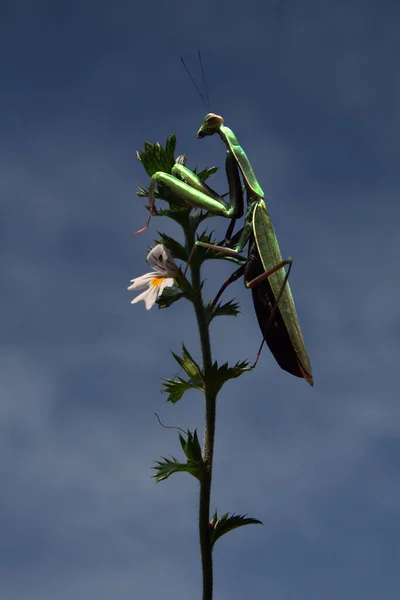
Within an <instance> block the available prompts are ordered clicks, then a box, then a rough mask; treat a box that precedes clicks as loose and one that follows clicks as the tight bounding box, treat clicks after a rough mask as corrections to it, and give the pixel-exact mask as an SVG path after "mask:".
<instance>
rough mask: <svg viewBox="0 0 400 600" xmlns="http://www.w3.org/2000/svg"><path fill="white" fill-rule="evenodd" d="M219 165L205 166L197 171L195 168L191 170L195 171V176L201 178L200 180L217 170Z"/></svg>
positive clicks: (204, 179)
mask: <svg viewBox="0 0 400 600" xmlns="http://www.w3.org/2000/svg"><path fill="white" fill-rule="evenodd" d="M218 169H219V167H206V168H205V169H203V170H202V171H199V172H198V173H197V169H193V172H194V173H196V175H197V177H198V178H199V179H201V181H206V179H208V178H209V177H211V175H214V173H216V172H217V171H218Z"/></svg>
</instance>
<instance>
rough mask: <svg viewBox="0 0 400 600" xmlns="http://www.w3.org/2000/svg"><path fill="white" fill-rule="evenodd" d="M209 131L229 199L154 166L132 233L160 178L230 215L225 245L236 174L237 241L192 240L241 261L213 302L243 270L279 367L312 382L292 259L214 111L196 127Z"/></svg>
mask: <svg viewBox="0 0 400 600" xmlns="http://www.w3.org/2000/svg"><path fill="white" fill-rule="evenodd" d="M214 134H217V135H219V136H220V138H221V140H222V142H223V143H224V144H225V147H226V163H225V167H226V174H227V178H228V184H229V199H228V200H226V199H225V198H224V197H222V196H220V195H219V194H217V193H216V192H215V191H214V190H212V189H211V188H210V187H209V186H208V185H206V184H205V183H203V182H202V181H201V180H200V179H199V178H198V177H197V175H196V174H195V173H193V172H192V171H190V170H189V169H187V168H186V167H184V166H183V165H181V164H175V165H174V166H173V168H172V172H171V174H168V173H163V172H161V171H159V172H157V173H154V175H153V176H152V178H151V182H150V187H149V205H150V211H149V218H148V221H147V224H146V226H145V227H144V228H143V229H141V230H139V231H138V232H136V233H140V232H141V231H143V230H145V229H146V228H147V227H148V225H149V222H150V219H151V215H152V212H153V211H154V192H155V185H156V183H161V184H163V185H164V186H166V187H167V188H168V189H170V190H171V191H172V192H173V193H175V194H176V195H177V196H178V197H179V198H181V199H182V200H183V201H185V202H186V203H187V204H188V205H190V206H193V207H196V208H200V209H204V210H207V211H210V212H212V213H213V214H215V215H219V216H222V217H225V218H228V219H231V224H230V226H229V227H228V231H227V234H226V243H227V244H229V243H230V238H231V234H232V231H233V227H234V224H235V221H236V219H238V218H241V217H242V216H243V213H244V207H243V191H242V185H241V181H240V175H241V176H242V179H243V184H244V188H245V190H246V192H247V202H248V206H247V212H246V214H245V220H244V226H243V229H242V230H241V231H240V232H239V233H238V234H237V235H236V236H235V240H236V239H237V241H236V243H235V244H234V246H233V247H225V246H215V245H212V244H205V243H204V242H196V244H198V245H202V246H206V247H209V248H211V249H213V250H215V251H217V252H222V253H224V254H226V255H229V256H231V257H232V258H233V259H234V260H235V261H236V262H238V263H240V264H241V266H240V267H239V269H237V271H235V272H234V273H233V274H232V275H231V277H230V278H229V279H228V280H227V281H226V282H225V283H224V284H223V286H222V287H221V289H220V291H219V292H218V294H217V296H216V298H215V300H214V302H213V306H214V305H215V303H216V302H217V300H218V298H219V297H220V295H221V294H222V292H223V291H224V289H225V288H226V287H227V285H229V283H231V282H232V281H235V280H236V279H238V278H239V277H240V276H241V275H244V283H245V286H246V287H247V288H250V289H251V290H252V295H253V302H254V307H255V311H256V315H257V319H258V323H259V326H260V329H261V331H262V334H263V338H264V340H265V341H266V342H267V344H268V346H269V348H270V350H271V352H272V354H273V355H274V357H275V359H276V361H277V362H278V364H279V366H280V367H281V368H282V369H284V370H285V371H288V372H289V373H291V374H292V375H295V376H296V377H300V378H304V379H305V380H306V381H307V383H309V384H310V385H311V386H312V385H313V377H312V370H311V365H310V361H309V358H308V354H307V351H306V348H305V344H304V340H303V335H302V332H301V329H300V324H299V319H298V316H297V312H296V307H295V304H294V300H293V295H292V292H291V289H290V286H289V283H288V275H289V271H290V267H291V264H292V260H291V259H286V260H283V259H282V255H281V251H280V248H279V244H278V239H277V237H276V234H275V230H274V227H273V225H272V221H271V218H270V215H269V213H268V210H267V207H266V205H265V202H264V192H263V190H262V188H261V186H260V184H259V183H258V181H257V178H256V176H255V174H254V171H253V168H252V166H251V164H250V161H249V159H248V158H247V155H246V153H245V151H244V149H243V148H242V147H241V146H240V144H239V142H238V140H237V138H236V136H235V134H234V133H233V131H232V130H231V129H230V128H229V127H227V126H226V125H225V124H224V119H223V118H222V117H221V116H219V115H217V114H215V113H208V114H207V115H206V116H205V118H204V121H203V123H202V125H201V127H200V129H199V130H198V132H197V137H198V138H203V137H206V136H212V135H214ZM247 243H248V244H249V250H248V257H247V258H245V257H242V256H241V255H240V253H241V251H242V250H243V249H244V247H245V246H246V244H247ZM286 265H289V270H288V272H286V271H285V268H284V267H285V266H286Z"/></svg>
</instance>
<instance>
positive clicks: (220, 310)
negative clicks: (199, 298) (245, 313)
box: [204, 300, 240, 324]
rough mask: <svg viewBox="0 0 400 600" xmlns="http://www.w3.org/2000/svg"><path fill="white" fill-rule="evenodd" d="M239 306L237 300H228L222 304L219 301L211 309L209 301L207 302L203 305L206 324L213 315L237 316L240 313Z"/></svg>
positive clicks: (213, 317)
mask: <svg viewBox="0 0 400 600" xmlns="http://www.w3.org/2000/svg"><path fill="white" fill-rule="evenodd" d="M239 306H240V304H239V303H238V302H234V301H233V300H229V301H228V302H225V303H224V304H222V303H221V302H219V303H218V304H217V305H216V306H215V307H214V308H213V309H211V303H210V302H207V303H206V304H205V306H204V310H205V313H206V318H207V321H208V324H210V323H211V321H212V320H213V319H215V317H237V315H238V314H239V313H240V310H239Z"/></svg>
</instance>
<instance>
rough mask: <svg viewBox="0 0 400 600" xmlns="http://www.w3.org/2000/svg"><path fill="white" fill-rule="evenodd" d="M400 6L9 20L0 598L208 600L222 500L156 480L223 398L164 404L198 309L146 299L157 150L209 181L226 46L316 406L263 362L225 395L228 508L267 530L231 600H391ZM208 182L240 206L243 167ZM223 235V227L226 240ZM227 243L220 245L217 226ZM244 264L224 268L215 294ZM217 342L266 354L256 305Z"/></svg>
mask: <svg viewBox="0 0 400 600" xmlns="http://www.w3.org/2000/svg"><path fill="white" fill-rule="evenodd" d="M399 16H400V7H399V4H398V3H397V2H390V1H387V2H385V3H382V2H377V1H356V0H353V1H351V0H350V1H345V0H338V1H335V2H330V1H328V0H318V1H317V0H313V1H312V0H310V1H303V0H297V1H295V0H287V1H271V2H261V1H259V2H256V1H254V0H249V2H246V3H244V4H243V3H241V2H237V1H236V0H233V1H230V2H222V1H221V0H214V1H213V2H210V1H209V0H206V1H205V2H202V3H196V4H195V3H186V4H182V3H181V2H180V3H178V2H168V3H167V2H165V3H164V2H160V1H159V0H155V2H153V3H146V2H144V3H141V4H139V3H138V2H136V3H134V2H125V1H118V0H116V1H114V2H112V3H111V2H102V3H96V2H90V1H86V2H85V1H83V2H79V3H78V2H68V3H63V2H61V3H53V2H44V1H42V2H41V1H38V2H35V3H33V2H28V1H26V2H24V1H19V2H18V1H14V2H6V3H3V4H2V7H1V9H0V57H1V70H0V77H1V82H0V84H1V85H0V114H1V135H0V159H1V160H0V194H1V215H2V218H1V222H0V227H1V232H0V247H1V257H2V260H1V280H2V294H1V308H2V310H1V313H0V314H1V317H0V318H1V345H2V348H1V350H2V351H1V361H0V386H1V387H0V427H1V432H0V449H1V454H0V456H1V457H2V458H1V463H0V466H1V492H0V515H1V517H0V519H1V532H2V534H1V537H0V597H1V598H5V599H7V600H23V599H25V598H26V599H28V598H29V600H53V599H54V598H57V600H70V599H71V598H74V599H76V600H81V599H82V600H109V599H111V598H112V599H113V600H128V599H129V600H131V599H132V598H159V597H160V596H161V595H162V597H163V598H164V599H165V600H169V599H171V600H172V599H174V600H183V599H184V598H185V599H186V598H199V597H200V581H201V579H200V561H199V551H198V547H197V485H196V482H195V481H194V480H193V479H191V478H189V477H188V476H185V475H182V476H178V475H177V476H175V477H174V478H172V479H171V480H169V481H167V482H165V483H162V484H159V485H156V484H155V483H154V480H152V479H151V478H150V475H151V470H150V467H151V465H152V464H153V461H154V460H157V459H158V458H159V456H160V455H167V456H168V455H170V454H173V455H178V456H179V448H178V441H177V439H176V435H175V432H173V431H171V430H165V429H161V428H160V426H159V425H158V423H157V422H156V419H155V417H154V415H153V412H154V411H157V412H158V413H160V415H161V418H162V419H163V421H165V422H167V423H171V424H172V423H173V424H177V425H180V426H181V427H184V428H186V427H190V428H191V429H194V428H196V427H197V428H199V430H200V431H202V426H203V423H202V419H203V407H202V398H201V396H200V395H199V394H198V393H194V392H193V394H187V396H185V397H184V399H183V401H182V402H181V403H179V404H178V405H177V406H174V407H173V406H170V405H166V404H165V396H163V395H161V394H160V380H161V379H162V378H164V377H170V376H171V375H172V374H173V373H175V372H176V365H175V363H174V362H173V359H172V357H171V354H170V352H169V350H170V349H172V350H174V351H179V348H180V346H181V343H182V342H184V343H185V345H186V346H187V347H188V348H189V350H190V351H191V352H192V354H193V355H194V356H195V357H198V355H199V348H198V341H197V338H196V335H195V322H194V316H193V314H192V312H191V306H190V305H189V304H188V303H185V302H180V303H177V304H176V305H174V306H173V307H172V308H171V309H170V310H169V312H167V311H158V310H157V309H156V308H153V309H152V310H151V311H149V312H147V311H146V310H145V308H144V305H143V304H138V305H135V306H131V304H130V300H131V299H132V297H133V295H132V294H131V293H129V292H127V291H126V287H127V286H128V285H129V280H130V279H132V278H133V277H136V276H138V275H141V274H142V273H144V272H146V270H147V265H146V263H145V262H144V260H145V256H146V251H147V247H148V246H149V245H150V244H152V240H153V238H154V237H157V234H156V232H157V230H164V231H166V232H167V233H169V234H174V233H176V231H175V230H174V229H172V227H171V224H170V223H169V222H166V221H165V222H164V221H162V220H161V219H159V220H156V219H154V220H153V222H152V227H151V229H149V230H148V231H147V232H146V233H144V234H142V235H141V236H138V237H133V235H132V232H133V231H135V230H136V229H138V228H139V227H141V226H142V225H144V223H145V219H146V215H147V213H146V211H145V210H144V209H143V201H142V200H140V199H138V198H137V196H136V195H135V192H136V189H137V186H138V185H147V184H148V178H147V176H146V174H145V172H144V171H143V169H142V168H141V166H140V164H139V163H138V162H137V160H136V158H135V151H136V150H138V149H141V148H142V147H143V143H144V141H145V140H149V141H157V140H158V141H161V142H164V141H165V139H166V138H167V136H169V135H170V134H171V133H173V132H175V133H176V134H177V138H178V148H177V151H178V153H183V152H186V153H188V155H189V160H188V165H189V166H191V167H194V166H196V165H200V166H202V167H203V166H206V165H212V164H219V165H221V166H222V165H223V161H224V148H223V145H222V144H221V142H220V141H219V140H218V139H217V138H206V139H205V140H202V141H199V140H197V139H196V132H197V129H198V127H199V125H200V124H201V122H202V119H203V117H204V108H203V107H202V105H201V101H200V99H199V98H198V97H197V96H196V92H195V91H194V89H193V87H192V84H191V83H190V81H189V80H188V78H187V76H186V74H185V72H184V71H183V69H182V66H181V64H180V60H179V57H180V56H182V55H183V56H184V57H185V58H186V59H187V62H188V63H189V64H190V66H191V68H192V70H193V72H194V73H195V74H196V75H197V64H196V57H197V51H198V49H201V50H202V54H203V60H204V66H205V69H206V76H207V81H208V87H209V93H210V98H211V108H212V110H213V111H215V112H217V113H219V114H222V115H223V116H224V117H225V121H226V124H227V125H228V126H230V127H231V128H232V129H233V130H234V131H235V133H236V134H237V136H238V138H239V140H240V142H241V144H242V145H243V147H244V148H245V149H246V152H247V154H248V156H249V158H250V160H251V162H252V165H253V167H254V170H255V173H256V175H257V177H258V179H259V181H260V183H261V186H262V187H263V189H264V190H265V192H266V200H267V203H268V207H269V210H270V213H271V216H272V218H273V221H274V225H275V229H276V231H277V234H278V236H279V241H280V245H281V249H282V253H283V255H284V256H292V257H293V259H294V266H293V269H292V273H291V285H292V290H293V292H294V296H295V299H296V305H297V309H298V313H299V316H300V320H301V324H302V328H303V332H304V336H305V340H306V345H307V348H308V351H309V355H310V359H311V363H312V366H313V373H314V377H315V387H314V388H313V389H311V388H309V387H308V386H307V384H306V383H305V382H304V381H301V380H299V379H297V378H294V377H291V376H289V375H288V374H287V373H285V372H283V371H281V370H280V369H279V367H278V366H277V365H276V363H275V361H274V360H273V358H272V356H271V355H270V353H269V352H267V351H265V352H264V353H263V355H262V357H261V360H260V363H259V365H258V368H257V369H256V371H255V372H253V373H251V374H249V375H246V376H243V377H242V378H240V379H238V380H234V381H232V382H230V383H229V384H227V385H226V387H224V389H223V392H222V394H221V396H220V399H219V406H218V418H217V441H216V456H215V478H214V487H213V495H212V506H213V507H214V506H215V507H217V508H218V510H219V512H226V511H233V512H238V513H248V514H249V515H251V516H254V517H257V518H259V519H261V520H263V521H264V527H252V528H250V527H248V528H244V529H242V530H239V531H237V532H234V533H232V534H230V535H229V536H228V537H226V538H224V539H223V540H221V541H220V542H219V543H218V544H217V546H216V551H215V567H216V574H215V578H216V581H215V597H216V599H217V598H218V599H221V600H225V599H226V600H228V599H229V600H242V598H243V597H251V598H253V597H254V598H260V597H261V598H263V597H266V598H267V597H268V598H273V599H274V600H288V599H289V598H293V599H296V600H297V599H300V600H301V599H303V598H304V599H307V600H320V599H321V598H323V599H324V600H336V599H337V598H341V600H354V598H362V599H363V600H375V599H376V598H377V597H381V598H397V597H398V594H399V589H400V574H399V568H398V558H397V557H398V553H399V539H400V526H399V523H400V508H399V507H400V481H399V464H400V403H399V400H398V397H399V393H398V392H396V389H397V388H398V380H397V375H398V373H399V366H398V361H399V354H400V343H399V339H400V309H399V300H398V298H399V278H398V273H399V260H400V252H399V236H400V206H399V192H398V190H399V179H400V177H399V164H400V147H399V139H400V118H399V106H400V78H399V74H398V65H399V58H400V47H399V46H400V42H399V35H398V30H399ZM211 184H212V185H213V186H214V187H216V188H217V189H218V190H219V191H220V192H224V191H226V183H225V181H224V177H223V174H222V175H218V176H215V177H214V178H213V180H212V181H211ZM209 223H210V224H211V223H212V226H213V227H215V228H216V229H218V228H220V230H221V231H224V229H225V222H224V223H222V224H218V220H216V219H215V220H214V221H210V222H209ZM218 230H219V229H218ZM230 271H231V266H230V265H229V264H227V263H223V264H220V265H215V264H213V263H208V264H207V265H206V269H205V271H204V276H205V277H206V278H207V284H206V288H205V294H206V295H207V296H212V294H213V293H215V290H216V289H217V287H218V285H219V283H220V281H221V280H222V279H223V278H224V277H226V276H227V275H228V274H229V273H230ZM231 297H236V298H238V299H239V300H240V302H241V304H242V315H241V316H240V317H239V319H237V320H235V319H219V320H217V322H216V324H215V326H214V327H213V330H212V342H213V353H214V357H215V358H217V359H218V360H219V361H222V362H225V361H227V360H228V361H230V362H231V363H232V362H236V361H237V360H241V359H244V358H249V359H250V360H252V359H253V358H254V356H255V354H256V352H257V349H258V345H259V342H260V334H259V330H258V327H257V323H256V319H255V316H254V314H253V307H252V301H251V295H250V294H249V293H248V292H246V290H245V289H244V288H243V286H242V285H241V283H240V282H239V283H237V284H236V285H235V286H234V287H232V288H231V290H230V291H229V292H227V296H226V298H227V299H228V298H231Z"/></svg>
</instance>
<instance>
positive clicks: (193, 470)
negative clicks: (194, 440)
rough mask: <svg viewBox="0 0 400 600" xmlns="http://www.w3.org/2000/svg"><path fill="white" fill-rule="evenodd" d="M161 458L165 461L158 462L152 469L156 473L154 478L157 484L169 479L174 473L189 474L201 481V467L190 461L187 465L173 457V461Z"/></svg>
mask: <svg viewBox="0 0 400 600" xmlns="http://www.w3.org/2000/svg"><path fill="white" fill-rule="evenodd" d="M161 458H162V459H163V460H162V461H158V460H157V461H156V466H155V467H152V468H153V469H154V470H155V471H156V473H155V475H153V477H154V478H155V480H156V482H157V483H159V482H160V481H164V480H165V479H168V477H170V476H171V475H173V474H174V473H189V474H190V475H193V477H196V479H200V477H201V473H200V471H201V469H200V467H199V465H197V464H195V463H192V462H190V461H188V462H187V463H181V462H179V461H178V460H177V459H176V458H174V457H173V456H171V459H172V460H170V459H168V458H165V457H164V456H162V457H161Z"/></svg>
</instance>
